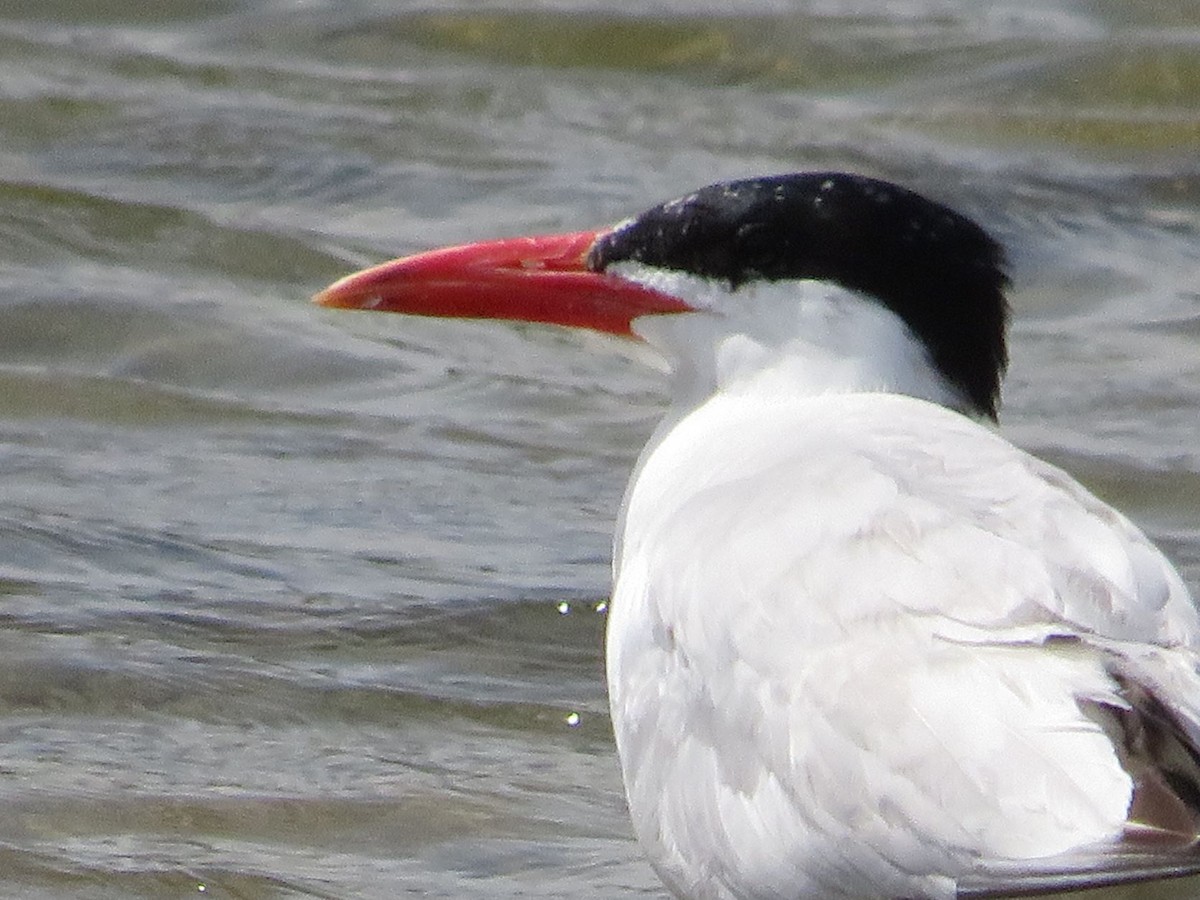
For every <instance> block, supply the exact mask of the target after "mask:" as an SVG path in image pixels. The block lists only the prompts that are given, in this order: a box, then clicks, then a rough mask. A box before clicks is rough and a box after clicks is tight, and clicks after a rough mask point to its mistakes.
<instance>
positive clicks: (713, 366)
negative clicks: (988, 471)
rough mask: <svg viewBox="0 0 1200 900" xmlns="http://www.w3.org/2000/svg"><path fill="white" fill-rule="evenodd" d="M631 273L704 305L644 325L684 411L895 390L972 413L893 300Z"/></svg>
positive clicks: (796, 284)
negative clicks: (714, 404)
mask: <svg viewBox="0 0 1200 900" xmlns="http://www.w3.org/2000/svg"><path fill="white" fill-rule="evenodd" d="M620 275H621V277H623V278H629V279H631V280H636V281H639V282H641V283H643V284H647V285H649V286H651V287H654V288H656V289H658V290H661V291H664V292H666V293H670V294H673V295H674V296H677V297H680V298H682V299H683V300H685V301H686V302H687V303H689V304H690V305H692V306H694V307H696V308H697V310H698V312H696V313H691V314H683V315H669V316H646V317H643V318H641V319H638V320H636V321H635V322H634V331H635V332H636V333H637V335H638V336H639V337H641V338H643V339H644V340H645V341H646V342H647V343H648V344H650V345H651V346H652V347H654V348H655V349H657V350H658V351H659V352H660V353H662V354H663V355H664V356H665V357H666V360H667V363H668V365H669V367H670V368H671V370H672V373H673V381H674V391H673V392H674V399H675V405H676V409H675V411H674V412H675V413H676V415H675V416H672V418H677V417H678V416H680V415H683V414H686V412H687V411H688V410H691V409H694V408H695V407H696V406H698V405H700V404H701V403H703V402H704V401H705V400H706V399H707V398H708V397H711V396H712V395H714V394H716V393H721V394H726V395H738V394H745V395H753V396H755V397H757V398H760V399H763V398H771V397H779V398H780V399H785V398H789V399H794V398H797V397H803V396H813V395H820V394H845V393H862V392H887V393H895V394H907V395H909V396H912V397H919V398H921V399H924V400H930V401H932V402H934V403H939V404H941V405H943V406H947V407H950V408H951V409H956V410H959V411H961V412H966V413H969V414H970V413H971V406H970V404H969V402H968V401H967V400H966V398H965V397H964V396H963V394H962V392H961V391H959V390H958V389H957V388H955V387H954V386H953V385H951V384H950V383H949V382H948V381H946V379H945V378H943V377H942V375H941V374H940V373H939V372H938V370H937V369H936V368H935V366H934V365H933V363H932V361H931V360H930V359H929V355H928V353H927V352H926V350H925V347H924V345H923V344H922V343H921V341H920V340H919V339H918V338H917V337H916V336H915V335H914V334H913V333H912V331H911V330H910V329H909V328H908V327H907V326H906V325H905V324H904V322H903V321H902V320H901V319H900V318H899V316H897V315H896V314H895V313H893V312H892V311H891V310H889V309H887V308H886V307H885V306H884V305H883V304H881V303H879V302H877V301H875V300H874V299H872V298H870V297H867V296H864V295H862V294H859V293H856V292H853V291H848V290H846V289H844V288H841V287H838V286H837V285H834V284H831V283H828V282H821V281H808V280H805V281H775V282H762V283H756V284H749V285H746V286H744V287H742V288H739V289H738V290H737V291H730V290H729V289H728V287H727V286H725V285H723V284H721V283H719V282H714V281H711V280H708V279H702V278H697V277H696V276H692V275H686V274H682V273H678V272H666V271H662V270H657V269H651V268H648V267H644V266H639V265H637V264H622V269H621V271H620Z"/></svg>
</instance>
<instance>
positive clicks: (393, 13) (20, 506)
mask: <svg viewBox="0 0 1200 900" xmlns="http://www.w3.org/2000/svg"><path fill="white" fill-rule="evenodd" d="M726 9H727V4H717V3H691V2H688V3H685V2H682V0H647V2H645V3H642V4H640V5H639V6H638V7H637V10H636V11H633V8H632V7H630V6H629V5H628V4H619V3H615V2H609V3H605V2H599V0H597V2H593V3H574V2H571V3H568V2H564V0H510V2H505V3H499V2H471V3H467V2H462V3H448V4H419V3H387V2H384V0H350V2H347V0H299V2H292V0H289V2H284V0H275V2H272V0H257V2H255V0H212V2H208V3H195V2H181V0H163V2H159V3H154V4H140V3H139V4H135V3H129V2H127V0H108V2H105V0H93V2H87V3H81V2H78V0H70V2H67V0H39V2H38V3H32V2H29V3H21V2H19V0H9V2H8V3H5V4H3V5H0V803H2V804H3V806H2V808H3V810H4V814H3V816H0V877H2V879H3V890H2V891H0V893H3V894H5V895H11V896H17V895H19V896H23V897H47V898H49V897H88V898H92V897H105V898H107V897H114V898H115V897H122V898H125V897H138V896H144V897H170V896H195V895H198V894H204V895H205V896H213V897H239V898H246V897H272V898H273V897H300V896H316V897H346V898H349V897H395V896H404V895H422V896H442V897H481V898H483V897H486V898H497V897H515V896H522V897H562V896H573V897H579V898H585V897H590V898H607V897H614V896H637V895H645V896H649V897H654V898H660V900H661V898H662V897H663V896H664V895H663V893H662V890H661V888H659V886H658V884H657V882H656V880H655V878H654V876H653V875H652V873H651V872H650V871H649V869H648V867H647V866H646V865H645V864H644V863H643V861H642V860H641V857H640V856H639V853H638V850H637V848H636V845H635V844H634V842H633V840H632V837H631V835H630V830H629V826H628V823H627V820H626V816H625V811H624V807H623V800H622V796H621V787H620V779H619V773H618V770H617V764H616V760H615V754H614V750H613V746H612V740H611V735H610V731H609V725H608V722H607V718H606V712H605V709H606V704H605V695H604V687H603V662H602V654H601V644H602V639H603V628H604V618H603V614H602V613H601V612H598V611H597V605H598V604H600V603H601V602H602V601H603V599H604V597H605V594H606V590H607V577H608V576H607V566H608V553H609V540H610V532H611V527H612V522H613V518H614V515H615V512H616V507H617V505H618V503H619V499H620V495H621V491H622V488H623V485H624V481H625V478H626V476H627V473H628V470H629V468H630V466H631V464H632V462H633V459H634V457H635V455H636V453H637V450H638V448H639V446H640V445H641V442H642V441H643V440H644V438H645V437H646V435H647V434H648V433H649V430H650V428H651V427H652V425H653V422H654V421H655V419H656V416H657V415H658V413H659V412H660V410H661V407H662V403H663V395H662V389H661V384H660V381H659V377H658V376H657V375H656V374H655V373H654V372H653V371H652V370H650V369H647V368H645V367H643V366H642V365H641V364H640V362H639V360H638V359H637V358H636V354H635V352H634V351H633V350H632V349H631V348H628V347H625V346H622V345H620V344H618V343H617V342H612V341H606V340H603V339H600V338H595V337H587V336H582V335H574V334H566V333H562V332H559V331H555V330H552V329H541V328H534V327H520V326H511V325H496V324H475V323H449V322H425V321H411V320H405V319H403V318H401V317H388V316H366V315H352V314H346V313H340V314H339V313H333V312H329V311H326V310H320V309H317V308H314V307H312V306H310V305H309V303H308V299H307V298H308V297H309V295H310V294H311V293H312V292H313V291H315V290H317V289H319V288H320V287H322V286H324V285H325V284H326V283H327V282H329V281H331V280H332V279H334V278H335V277H338V276H340V275H342V274H344V273H345V272H347V271H349V270H350V269H352V268H354V267H356V266H358V265H360V264H363V263H366V262H370V261H376V260H379V259H382V258H385V257H388V256H393V255H396V254H398V253H401V252H406V251H411V250H414V249H418V248H421V247H426V246H432V245H436V244H439V243H443V242H458V241H464V240H470V239H476V238H484V237H491V236H499V235H503V234H516V233H520V232H526V231H535V230H553V229H565V228H582V227H587V226H590V225H596V224H601V223H603V222H606V221H612V220H616V219H618V218H620V217H623V216H625V215H628V214H630V213H633V212H636V211H638V210H640V209H641V208H643V207H645V206H647V205H648V204H649V203H651V202H653V201H657V200H661V199H666V198H669V197H672V196H675V195H677V194H680V193H683V192H684V191H686V190H689V189H691V188H694V187H697V186H700V185H702V184H706V183H708V182H711V181H714V180H717V179H720V178H726V177H736V176H743V175H749V174H758V173H766V172H776V171H787V170H793V169H803V168H824V167H837V168H851V169H855V170H858V171H863V172H866V173H868V174H873V175H877V176H881V177H885V178H891V179H896V180H901V181H904V182H905V183H907V184H909V185H911V186H913V187H915V188H917V189H920V190H924V191H928V192H931V193H933V194H934V195H935V196H937V197H939V198H940V199H942V200H945V201H948V202H951V203H953V204H955V205H957V206H959V207H960V208H962V209H963V210H964V211H966V212H968V213H970V214H972V215H974V216H976V217H978V218H979V219H981V220H982V221H983V222H985V223H986V224H987V225H988V226H989V227H990V228H991V229H992V230H994V231H995V232H996V233H997V234H998V235H999V236H1001V237H1002V238H1003V240H1004V241H1005V242H1006V243H1007V244H1008V246H1009V248H1010V252H1011V256H1012V260H1013V274H1014V279H1015V289H1014V292H1013V296H1012V299H1013V305H1014V308H1015V311H1016V326H1015V329H1014V334H1013V349H1012V356H1013V363H1012V375H1011V377H1010V379H1009V382H1008V387H1007V392H1006V406H1005V410H1004V415H1003V420H1004V424H1005V428H1006V431H1007V433H1008V434H1010V435H1011V436H1012V437H1013V438H1014V439H1015V440H1017V441H1018V442H1020V443H1021V444H1023V445H1024V446H1027V447H1029V448H1030V449H1032V450H1034V451H1035V452H1037V453H1039V454H1042V455H1044V456H1046V457H1048V458H1050V459H1052V460H1054V461H1055V462H1058V463H1060V464H1063V465H1065V466H1067V467H1068V468H1070V469H1071V470H1072V471H1074V472H1076V473H1077V474H1078V475H1079V476H1080V477H1081V478H1083V480H1084V481H1085V482H1086V483H1088V484H1089V485H1090V486H1092V487H1093V488H1094V489H1095V490H1097V491H1099V492H1100V493H1101V494H1102V495H1103V496H1105V497H1107V498H1109V499H1111V500H1112V501H1114V502H1116V503H1118V504H1119V505H1120V506H1121V507H1122V508H1124V509H1125V510H1127V511H1128V512H1129V513H1130V514H1131V515H1132V516H1133V517H1134V518H1135V519H1136V520H1137V521H1138V522H1139V523H1141V524H1142V525H1143V526H1144V527H1146V528H1147V529H1148V531H1149V532H1150V533H1151V534H1152V535H1153V537H1154V538H1155V539H1156V540H1158V541H1159V542H1160V543H1161V544H1162V546H1163V547H1164V548H1165V549H1166V551H1167V552H1168V553H1169V554H1170V555H1171V556H1172V558H1173V559H1175V560H1176V561H1177V562H1178V563H1179V565H1180V566H1181V568H1182V570H1183V572H1184V574H1185V577H1186V578H1187V579H1188V581H1189V583H1190V584H1191V585H1192V587H1193V590H1194V591H1195V590H1197V588H1200V449H1198V448H1200V293H1198V288H1197V284H1200V240H1198V236H1200V164H1198V163H1197V160H1200V8H1197V7H1196V5H1195V4H1194V3H1192V2H1190V0H1178V2H1175V3H1171V2H1167V0H1162V2H1156V3H1147V4H1127V3H1119V2H1115V0H1114V2H1109V0H1101V2H1090V3H1083V2H1070V0H1057V2H1052V3H1049V4H1047V3H1043V2H1033V0H1028V2H1020V0H1010V2H1000V3H991V2H983V0H908V2H905V0H900V2H894V3H888V4H878V3H865V2H859V3H855V2H848V0H847V2H838V0H810V2H799V0H796V2H787V0H752V2H747V3H744V4H741V6H740V7H739V11H738V14H737V15H736V16H735V15H730V14H728V13H727V12H726V11H725V10H726ZM563 610H565V612H563ZM573 715H574V716H578V717H579V718H578V724H575V725H572V724H569V723H570V722H575V721H576V720H575V719H574V718H573V717H572V716H573Z"/></svg>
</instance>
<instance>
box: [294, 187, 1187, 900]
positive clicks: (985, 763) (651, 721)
mask: <svg viewBox="0 0 1200 900" xmlns="http://www.w3.org/2000/svg"><path fill="white" fill-rule="evenodd" d="M1007 283H1008V282H1007V277H1006V275H1005V272H1004V260H1003V253H1002V251H1001V249H1000V247H999V246H998V244H997V243H996V242H995V241H993V240H992V238H990V237H989V236H988V235H987V234H986V233H985V232H984V230H983V229H982V228H980V227H979V226H978V225H977V224H975V223H974V222H972V221H971V220H970V219H968V218H966V217H964V216H962V215H960V214H958V213H956V212H954V211H952V210H950V209H948V208H946V207H945V206H942V205H940V204H938V203H935V202H933V201H931V200H928V199H926V198H924V197H922V196H920V195H918V194H916V193H913V192H911V191H909V190H906V189H903V188H900V187H897V186H895V185H892V184H889V183H887V182H883V181H878V180H874V179H870V178H866V177H862V176H856V175H847V174H840V173H808V174H794V175H782V176H775V177H764V178H755V179H750V180H744V181H735V182H728V183H723V184H716V185H712V186H710V187H706V188H703V189H702V190H699V191H696V192H695V193H692V194H689V195H687V196H685V197H682V198H680V199H678V200H674V201H671V202H669V203H664V204H662V205H660V206H656V207H654V208H653V209H650V210H648V211H646V212H644V213H642V214H641V215H639V216H636V217H635V218H632V219H629V220H627V221H624V222H622V223H620V224H618V225H616V226H613V227H611V228H604V229H600V230H594V231H583V232H576V233H571V234H562V235H551V236H542V237H523V238H516V239H511V240H499V241H491V242H485V243H479V244H473V245H467V246H460V247H453V248H449V249H442V250H434V251H431V252H428V253H422V254H418V255H416V256H410V257H407V258H404V259H399V260H394V261H392V262H387V263H383V264H382V265H379V266H376V267H374V268H370V269H367V270H364V271H362V272H360V273H357V274H354V275H350V276H348V277H346V278H344V279H342V280H341V281H338V282H337V283H335V284H334V285H332V286H331V287H329V288H328V289H326V290H325V291H323V292H322V293H320V294H319V295H318V296H317V297H316V301H317V302H318V303H321V304H323V305H325V306H331V307H344V308H362V309H375V310H388V311H395V312H405V313H418V314H423V315H433V316H473V317H493V318H511V319H525V320H531V321H537V322H547V323H555V324H560V325H571V326H577V327H583V328H591V329H595V330H599V331H605V332H611V333H614V334H618V335H624V336H627V337H636V338H639V339H641V340H643V341H645V342H646V343H647V344H649V345H650V346H651V347H653V348H655V349H657V350H658V351H660V352H661V353H662V355H663V356H664V358H665V359H666V360H667V361H668V363H669V366H670V368H671V370H672V372H673V397H674V403H673V405H672V407H671V408H670V410H669V411H668V413H667V415H666V418H665V420H664V421H663V423H662V424H661V425H660V427H659V428H658V430H657V431H656V432H655V434H654V435H653V437H652V439H651V440H650V442H649V444H648V446H647V447H646V448H645V450H643V452H642V455H641V457H640V459H639V461H638V463H637V467H636V469H635V472H634V475H633V478H632V480H631V482H630V485H629V488H628V490H627V493H626V497H625V501H624V505H623V509H622V513H621V521H620V526H619V528H618V531H617V538H616V545H615V554H614V557H615V561H614V566H613V570H614V589H613V596H612V603H611V606H610V612H609V620H608V636H607V675H608V688H609V694H610V702H611V710H612V722H613V728H614V731H615V733H616V741H617V749H618V752H619V755H620V759H621V766H622V770H623V774H624V779H625V787H626V793H627V796H628V801H629V809H630V814H631V817H632V820H633V825H634V828H635V830H636V832H637V836H638V838H639V840H640V842H641V845H642V847H643V849H644V850H645V852H646V854H647V856H648V857H649V859H650V862H651V863H652V865H653V866H654V868H655V870H656V871H657V873H658V874H659V876H660V877H661V878H662V880H663V882H664V883H665V884H666V885H667V887H668V888H669V890H670V891H671V892H672V893H673V894H674V895H676V896H677V897H680V898H691V900H709V898H743V900H747V898H753V900H766V898H771V900H800V898H823V900H829V898H855V900H865V898H905V900H916V898H921V900H949V898H984V897H1007V896H1032V895H1035V894H1047V893H1056V892H1061V891H1065V890H1069V889H1079V888H1085V887H1092V886H1097V885H1113V884H1133V883H1142V882H1147V881H1156V880H1159V879H1165V878H1168V877H1170V876H1178V875H1184V874H1191V873H1196V872H1200V849H1198V836H1200V674H1198V671H1200V655H1198V654H1200V615H1198V613H1197V609H1196V607H1195V605H1194V604H1193V602H1192V600H1191V599H1190V597H1189V595H1188V590H1187V588H1186V587H1185V585H1184V583H1183V581H1182V579H1181V578H1180V576H1179V574H1178V573H1177V572H1176V570H1175V569H1174V568H1173V567H1172V565H1171V564H1170V563H1169V562H1168V561H1167V560H1166V558H1165V557H1164V556H1163V555H1162V554H1161V553H1160V552H1159V550H1158V549H1156V548H1155V546H1154V545H1153V544H1152V543H1151V542H1150V541H1149V540H1148V539H1147V538H1146V536H1145V535H1144V534H1143V533H1142V532H1141V531H1139V530H1138V528H1137V527H1136V526H1134V525H1133V524H1132V523H1131V522H1130V521H1129V520H1128V519H1126V518H1125V517H1124V516H1122V515H1121V514H1120V513H1118V512H1117V511H1115V510H1114V509H1112V508H1111V507H1109V506H1107V505H1105V504H1104V503H1103V502H1101V501H1100V500H1098V499H1097V498H1096V497H1094V496H1093V495H1092V494H1090V493H1089V492H1088V491H1087V490H1085V489H1084V488H1083V487H1082V486H1080V485H1079V484H1078V483H1077V482H1076V481H1074V480H1073V479H1072V478H1071V477H1070V476H1068V475H1067V474H1065V473H1064V472H1062V471H1061V470H1059V469H1057V468H1055V467H1053V466H1051V465H1048V464H1047V463H1044V462H1041V461H1039V460H1038V459H1036V458H1034V457H1032V456H1030V455H1028V454H1027V453H1025V452H1023V451H1022V450H1020V449H1018V448H1016V447H1015V446H1013V445H1012V444H1011V443H1009V442H1008V441H1007V440H1005V439H1004V438H1002V437H1000V436H999V435H998V433H997V432H996V430H995V429H994V427H993V421H992V420H994V418H995V416H996V407H997V403H998V397H999V388H1000V381H1001V378H1002V376H1003V374H1004V370H1005V366H1006V359H1007V355H1006V350H1005V327H1006V318H1007V313H1006V309H1007V307H1006V301H1005V297H1004V290H1005V288H1006V287H1007Z"/></svg>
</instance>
